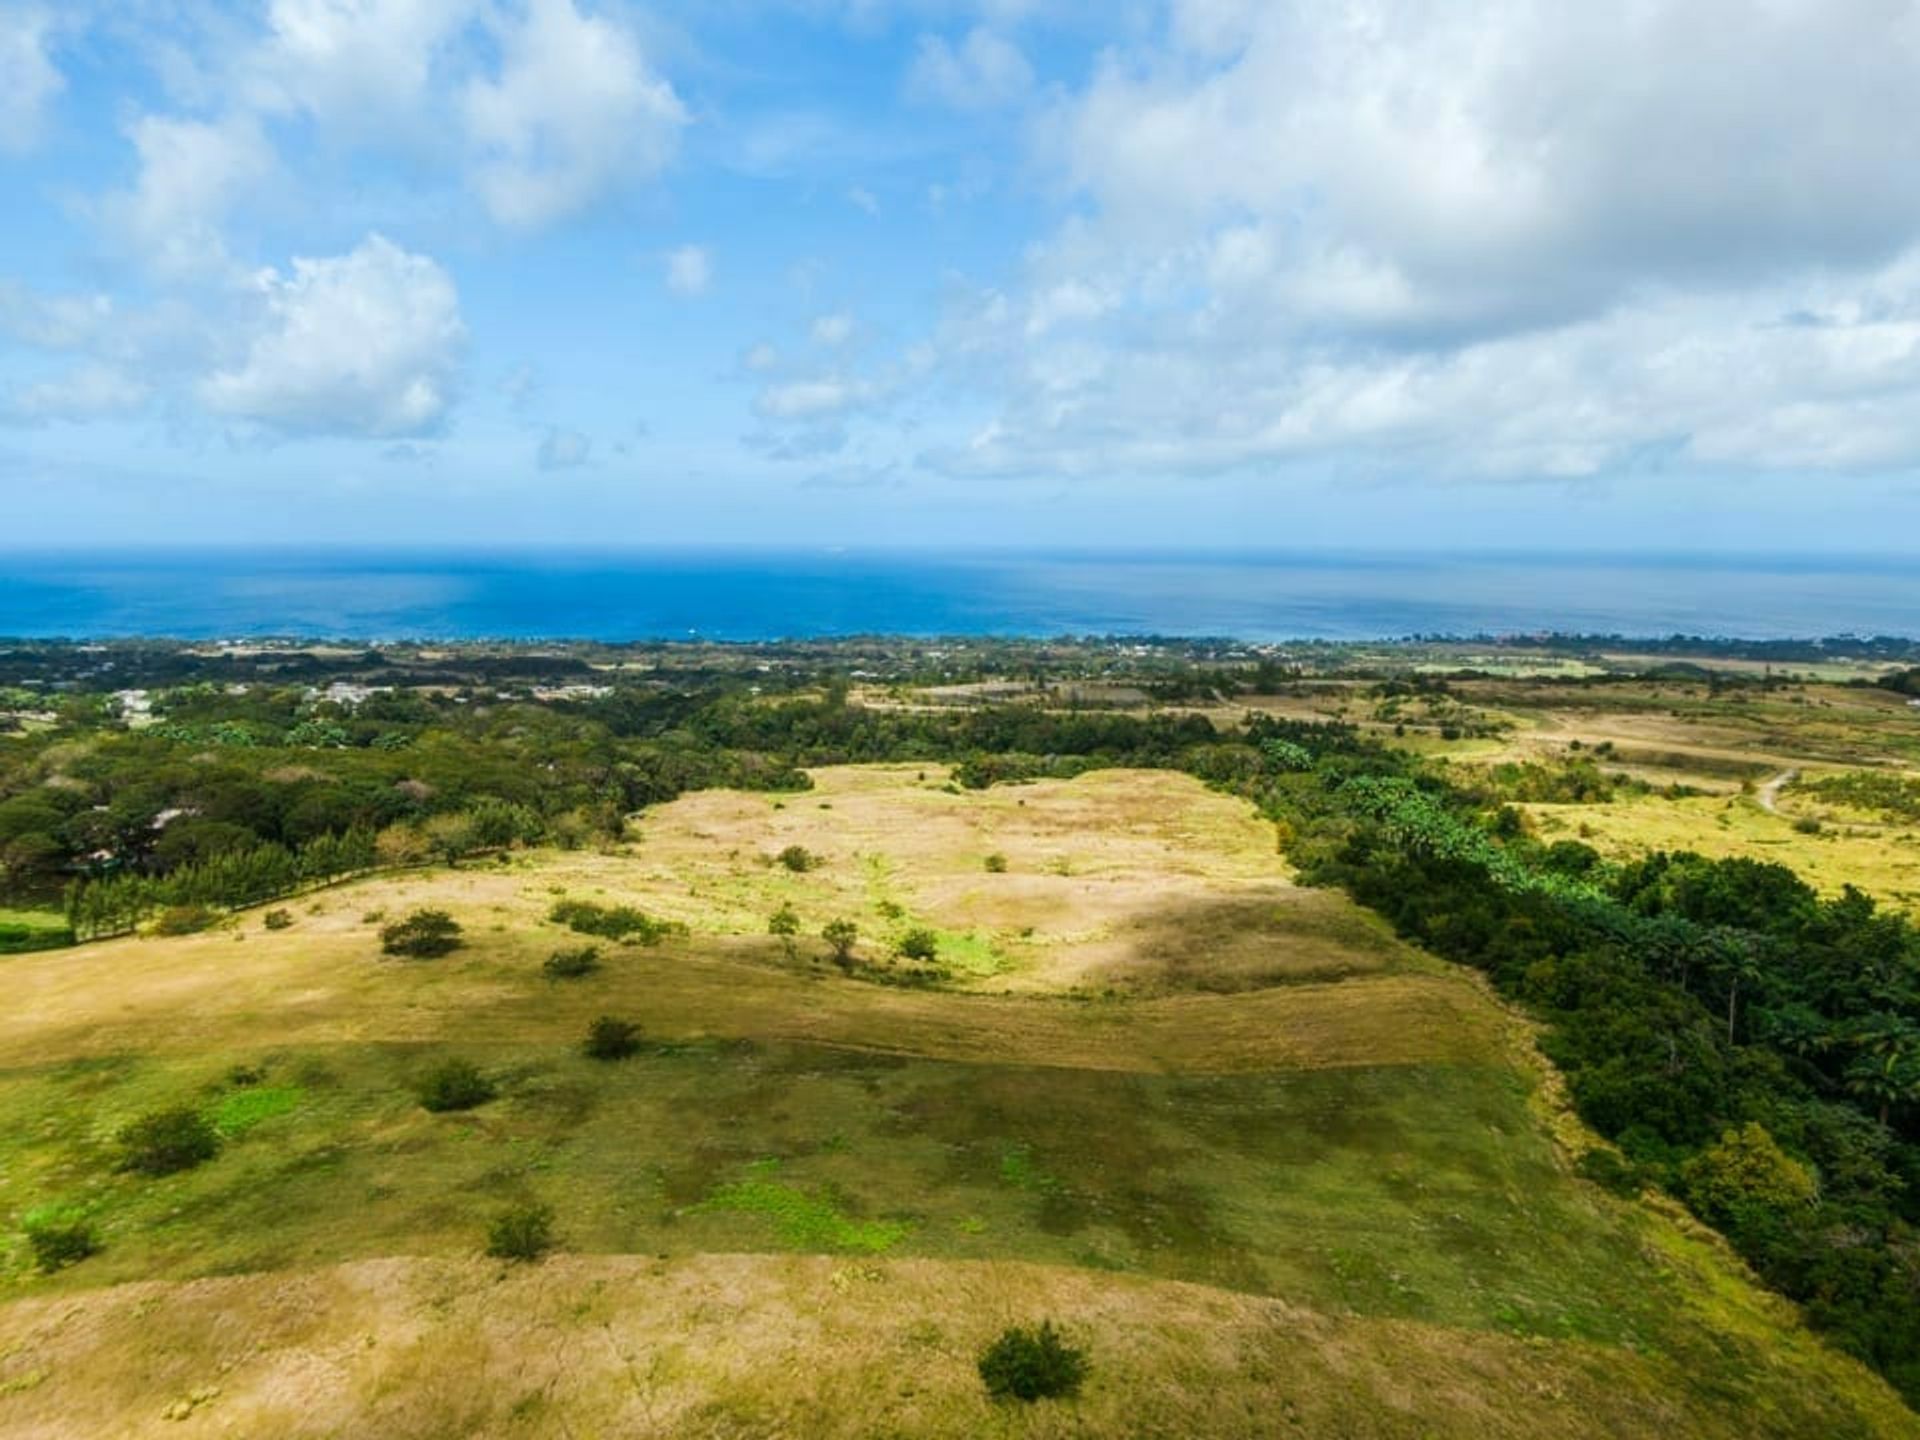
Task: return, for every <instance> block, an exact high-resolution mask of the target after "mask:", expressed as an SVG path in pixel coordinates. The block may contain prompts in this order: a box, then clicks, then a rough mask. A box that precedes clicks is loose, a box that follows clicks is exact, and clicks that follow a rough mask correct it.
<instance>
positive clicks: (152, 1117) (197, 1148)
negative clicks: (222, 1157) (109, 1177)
mask: <svg viewBox="0 0 1920 1440" xmlns="http://www.w3.org/2000/svg"><path fill="white" fill-rule="evenodd" d="M117 1138H118V1140H119V1142H120V1152H121V1153H120V1165H121V1168H122V1169H125V1170H137V1171H139V1172H140V1173H141V1174H142V1175H172V1174H174V1173H175V1172H176V1171H180V1170H191V1169H193V1167H194V1166H196V1165H200V1164H204V1163H205V1162H206V1161H208V1160H211V1159H212V1158H213V1157H214V1156H215V1155H216V1154H217V1153H218V1152H219V1150H220V1137H219V1135H217V1134H216V1133H215V1132H214V1128H213V1126H211V1125H209V1124H208V1123H207V1121H206V1118H205V1117H204V1116H202V1115H201V1114H200V1112H199V1111H197V1110H187V1109H184V1108H183V1109H179V1110H155V1111H151V1112H150V1113H148V1114H145V1115H142V1116H141V1117H140V1118H139V1119H138V1120H135V1121H134V1122H133V1123H132V1124H130V1125H128V1126H126V1127H125V1128H123V1129H122V1130H121V1131H120V1134H119V1136H118V1137H117Z"/></svg>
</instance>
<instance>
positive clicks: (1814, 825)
mask: <svg viewBox="0 0 1920 1440" xmlns="http://www.w3.org/2000/svg"><path fill="white" fill-rule="evenodd" d="M1793 828H1794V829H1795V830H1797V831H1798V832H1799V833H1800V834H1802V835H1818V834H1819V833H1820V822H1819V821H1818V820H1817V819H1815V818H1814V817H1813V816H1811V815H1802V816H1801V817H1800V818H1799V819H1798V820H1795V821H1794V822H1793Z"/></svg>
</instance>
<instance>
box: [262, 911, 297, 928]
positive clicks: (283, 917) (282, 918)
mask: <svg viewBox="0 0 1920 1440" xmlns="http://www.w3.org/2000/svg"><path fill="white" fill-rule="evenodd" d="M260 918H261V921H262V923H264V924H265V925H266V927H267V929H269V930H285V929H287V928H288V927H289V926H290V925H292V924H293V912H292V911H290V910H269V911H267V913H266V914H265V915H263V916H261V917H260Z"/></svg>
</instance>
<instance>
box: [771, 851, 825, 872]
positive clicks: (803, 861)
mask: <svg viewBox="0 0 1920 1440" xmlns="http://www.w3.org/2000/svg"><path fill="white" fill-rule="evenodd" d="M779 858H780V863H781V864H782V865H784V866H786V867H787V869H789V870H791V871H793V873H794V874H796V875H799V874H803V873H805V872H806V871H808V870H812V869H814V868H816V867H817V866H818V865H819V864H820V857H819V856H818V855H815V854H814V853H813V852H812V851H811V850H809V849H807V847H806V846H804V845H789V846H787V848H786V849H784V850H782V851H781V852H780V857H779Z"/></svg>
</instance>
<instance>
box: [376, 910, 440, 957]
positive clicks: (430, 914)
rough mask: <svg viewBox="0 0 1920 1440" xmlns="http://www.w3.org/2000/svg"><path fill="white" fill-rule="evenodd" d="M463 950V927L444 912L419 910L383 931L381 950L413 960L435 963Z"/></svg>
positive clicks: (381, 932) (381, 933) (385, 927)
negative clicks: (461, 932) (433, 960)
mask: <svg viewBox="0 0 1920 1440" xmlns="http://www.w3.org/2000/svg"><path fill="white" fill-rule="evenodd" d="M459 948H460V925H459V922H458V921H456V920H455V919H454V918H453V917H452V916H451V915H449V914H447V912H446V911H444V910H416V911H414V912H413V913H412V914H411V915H409V916H407V918H406V919H404V920H396V921H394V922H393V924H391V925H387V926H383V927H382V928H381V931H380V949H381V950H382V951H383V952H385V953H386V954H388V955H404V956H406V957H407V958H408V959H410V960H432V959H435V958H437V957H439V956H441V955H449V954H452V953H453V952H454V951H455V950H458V949H459Z"/></svg>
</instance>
